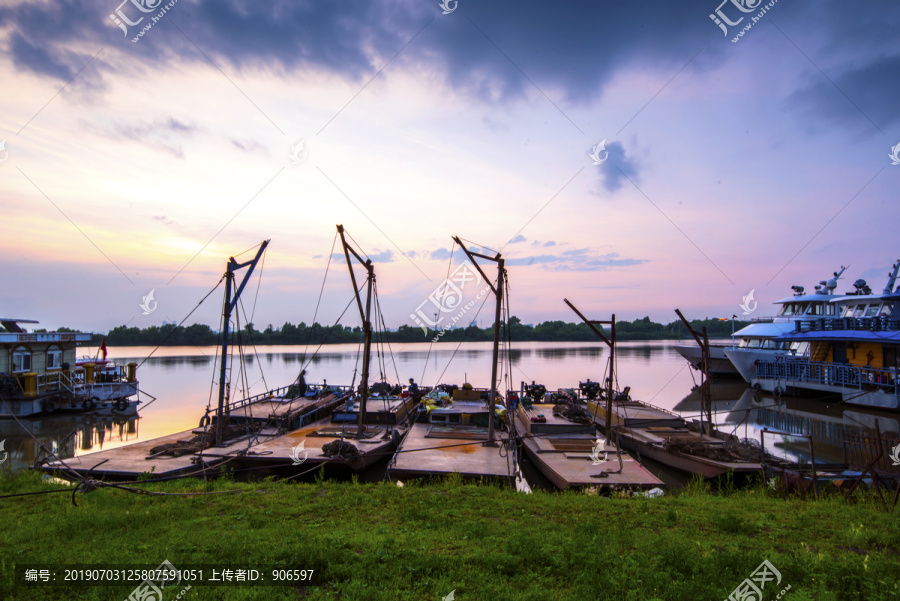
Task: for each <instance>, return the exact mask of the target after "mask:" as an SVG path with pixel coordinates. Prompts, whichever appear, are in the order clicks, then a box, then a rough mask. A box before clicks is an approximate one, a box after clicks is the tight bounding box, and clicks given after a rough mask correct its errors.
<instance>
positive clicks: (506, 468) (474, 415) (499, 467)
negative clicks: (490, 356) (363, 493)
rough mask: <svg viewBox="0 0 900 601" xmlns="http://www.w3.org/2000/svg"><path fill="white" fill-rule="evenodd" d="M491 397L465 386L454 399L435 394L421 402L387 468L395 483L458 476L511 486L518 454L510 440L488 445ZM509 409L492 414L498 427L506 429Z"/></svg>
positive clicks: (499, 408)
mask: <svg viewBox="0 0 900 601" xmlns="http://www.w3.org/2000/svg"><path fill="white" fill-rule="evenodd" d="M489 395H490V391H488V390H479V389H476V388H473V387H472V386H471V385H468V384H464V385H463V387H462V388H458V389H453V390H452V391H451V392H450V393H448V392H446V391H445V390H442V389H440V388H437V389H435V390H433V391H432V392H430V393H429V394H428V395H426V396H425V398H423V400H422V404H423V408H422V411H421V415H420V418H419V421H417V422H416V423H414V424H413V425H412V426H410V428H409V432H407V434H406V437H405V438H404V439H403V441H402V443H401V444H400V445H399V447H398V449H397V452H396V453H395V454H394V456H393V458H392V459H391V462H390V464H389V465H388V475H389V476H390V477H391V478H395V479H401V480H405V479H409V478H428V477H442V476H450V475H452V474H459V475H460V476H462V477H464V478H479V479H483V480H499V481H505V482H509V483H511V484H512V483H513V482H515V480H516V477H517V470H516V465H515V460H514V457H515V452H514V449H512V448H511V445H510V444H509V440H508V437H507V440H506V441H504V442H502V443H501V442H498V441H496V440H494V441H491V440H490V434H491V433H490V432H489V430H490V425H491V419H490V416H491V414H492V412H491V404H490V403H489V402H488V401H487V399H488V398H489ZM505 414H506V410H505V408H503V407H502V405H501V406H497V407H495V409H494V415H495V416H496V418H495V419H494V420H493V421H494V423H495V424H498V423H499V424H500V428H499V429H500V430H503V429H504V428H506V424H505V417H506V416H505Z"/></svg>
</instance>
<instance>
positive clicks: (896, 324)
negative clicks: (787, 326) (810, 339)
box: [794, 315, 900, 333]
mask: <svg viewBox="0 0 900 601" xmlns="http://www.w3.org/2000/svg"><path fill="white" fill-rule="evenodd" d="M838 330H857V331H869V332H890V331H894V332H896V331H898V330H900V319H891V318H890V317H889V316H887V315H882V316H880V317H837V318H835V317H831V318H827V319H826V318H820V319H800V320H797V321H795V322H794V332H798V333H799V332H834V331H838Z"/></svg>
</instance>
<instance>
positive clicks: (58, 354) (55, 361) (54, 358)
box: [46, 346, 63, 369]
mask: <svg viewBox="0 0 900 601" xmlns="http://www.w3.org/2000/svg"><path fill="white" fill-rule="evenodd" d="M62 359H63V350H62V349H61V348H59V347H58V346H51V347H50V348H48V349H47V365H46V369H59V368H60V367H62Z"/></svg>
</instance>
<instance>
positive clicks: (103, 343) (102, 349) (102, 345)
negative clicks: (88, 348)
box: [100, 338, 106, 361]
mask: <svg viewBox="0 0 900 601" xmlns="http://www.w3.org/2000/svg"><path fill="white" fill-rule="evenodd" d="M100 352H101V353H103V360H104V361H106V338H103V340H101V341H100Z"/></svg>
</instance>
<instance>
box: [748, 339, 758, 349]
mask: <svg viewBox="0 0 900 601" xmlns="http://www.w3.org/2000/svg"><path fill="white" fill-rule="evenodd" d="M759 342H760V341H759V339H758V338H754V339H753V340H751V341H750V342H749V344H747V346H748V347H750V348H759Z"/></svg>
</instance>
